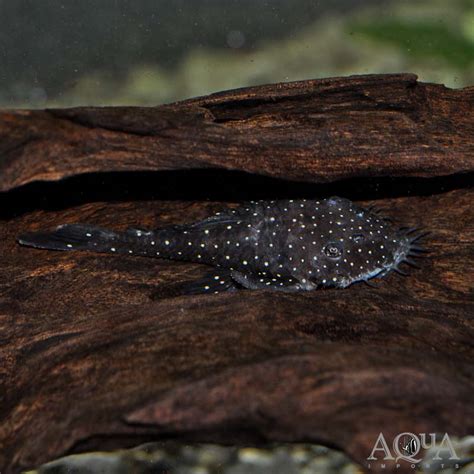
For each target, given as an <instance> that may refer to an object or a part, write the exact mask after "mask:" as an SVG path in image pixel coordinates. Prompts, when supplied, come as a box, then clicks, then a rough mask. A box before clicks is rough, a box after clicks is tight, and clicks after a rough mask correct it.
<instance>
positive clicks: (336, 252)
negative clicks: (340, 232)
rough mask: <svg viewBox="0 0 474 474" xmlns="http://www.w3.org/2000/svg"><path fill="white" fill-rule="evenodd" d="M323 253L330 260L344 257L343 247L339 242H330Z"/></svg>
mask: <svg viewBox="0 0 474 474" xmlns="http://www.w3.org/2000/svg"><path fill="white" fill-rule="evenodd" d="M323 251H324V253H325V254H326V255H327V256H328V257H329V258H334V259H338V258H341V255H342V247H341V245H340V244H338V243H337V242H330V243H329V244H327V245H326V247H324V249H323Z"/></svg>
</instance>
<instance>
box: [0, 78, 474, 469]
mask: <svg viewBox="0 0 474 474" xmlns="http://www.w3.org/2000/svg"><path fill="white" fill-rule="evenodd" d="M472 94H473V90H472V89H465V90H463V91H450V90H448V89H445V88H443V87H442V86H435V85H428V84H420V83H418V82H416V80H415V78H414V76H411V75H394V76H383V77H378V76H368V77H358V78H346V79H332V80H322V81H306V82H304V83H293V84H284V85H274V86H262V87H258V88H252V89H245V90H242V91H233V92H228V93H223V94H217V95H214V96H210V97H207V98H201V99H195V100H191V101H187V102H183V103H179V104H172V105H170V106H165V107H158V108H151V109H143V108H140V109H138V108H137V109H133V108H126V109H124V108H109V109H70V110H62V111H60V110H55V111H22V112H20V111H14V112H3V113H0V187H1V188H2V189H4V190H6V189H9V190H10V191H8V192H4V193H0V470H1V471H2V473H3V474H5V473H6V474H10V473H16V472H19V471H20V470H21V469H27V468H31V467H34V466H37V465H39V464H40V463H43V462H46V461H48V460H51V459H53V458H56V457H58V456H60V455H63V454H66V453H72V452H81V451H84V450H90V449H108V448H116V447H125V446H131V445H135V444H138V443H140V442H144V441H149V440H157V439H170V438H173V439H178V440H183V441H184V440H195V441H200V442H203V441H212V442H220V443H226V442H228V443H237V442H239V443H266V442H273V441H289V442H291V441H315V442H321V443H324V444H328V445H331V446H336V447H339V448H340V449H343V450H344V451H345V452H347V453H348V454H349V455H350V456H351V457H352V458H353V459H355V460H356V461H357V462H359V463H360V464H361V465H364V463H365V461H366V458H367V456H368V455H369V453H370V450H371V448H372V446H373V443H374V442H375V440H376V438H377V436H378V434H379V432H380V431H383V432H384V434H385V436H386V437H387V439H388V438H391V437H392V436H393V435H396V434H397V433H399V432H401V431H410V432H414V433H419V432H443V433H444V432H448V433H449V434H450V435H459V436H464V435H467V434H469V433H471V434H472V433H473V432H474V422H473V420H474V408H473V407H474V405H473V403H472V394H473V393H474V365H473V357H474V344H473V340H474V321H473V318H474V298H473V296H474V292H473V282H474V275H473V266H472V261H473V256H474V211H473V207H472V202H473V197H474V190H473V189H472V183H473V173H472V171H473V153H472V152H473V148H472V146H473V142H472V141H473V133H472V127H473V120H472ZM231 97H232V100H231V99H230V98H231ZM390 104H391V105H390ZM189 168H201V169H200V170H190V169H189ZM209 168H213V169H212V170H211V169H209ZM214 168H222V169H221V170H220V171H219V170H215V169H214ZM160 169H161V170H163V169H173V170H175V171H161V172H156V170H160ZM227 169H237V170H241V171H244V172H236V171H232V172H230V171H226V170H227ZM137 170H145V172H138V171H137ZM146 170H148V171H146ZM179 170H181V171H179ZM91 171H101V172H105V171H114V173H96V174H90V172H91ZM123 171H127V172H126V173H123ZM132 171H134V172H132ZM152 171H154V172H152ZM115 172H116V173H115ZM469 172H470V173H469ZM72 175H77V176H74V177H71V178H68V179H63V178H66V177H67V176H72ZM257 175H272V176H277V177H280V178H281V177H285V178H286V179H285V180H283V179H275V178H269V177H261V176H257ZM446 175H449V176H446ZM414 176H418V178H415V177H414ZM420 176H421V177H422V178H421V177H420ZM344 177H346V178H349V177H350V179H346V180H341V179H340V178H344ZM56 179H57V180H59V182H56V183H53V182H49V183H40V182H39V181H41V180H56ZM297 179H299V180H304V181H306V183H303V182H295V180H297ZM336 180H337V181H336ZM311 182H317V184H313V183H311ZM27 183H29V184H27ZM21 185H24V186H22V187H21V188H20V189H13V188H14V187H15V186H21ZM329 195H340V196H344V197H347V198H350V199H353V200H355V201H357V202H358V203H361V204H363V205H365V204H370V203H376V204H377V206H379V207H382V208H384V209H385V214H387V215H388V216H390V217H392V218H394V219H395V220H396V221H397V222H399V223H400V225H408V226H411V225H414V226H421V227H422V228H425V229H427V230H429V231H431V232H432V233H431V234H430V236H429V237H427V238H426V239H425V246H426V247H428V248H429V249H430V251H431V253H430V254H429V255H428V256H427V257H426V258H425V259H423V260H421V262H420V264H421V267H422V268H421V269H420V270H413V271H411V272H410V273H411V274H410V276H408V277H401V276H399V275H396V274H391V275H389V276H388V277H386V278H385V279H383V280H381V281H380V283H379V288H378V289H373V288H369V287H366V286H364V285H362V284H357V285H354V286H352V287H350V288H348V289H345V290H336V289H329V290H320V291H315V292H308V293H302V294H278V293H273V292H267V291H242V292H238V293H232V294H221V295H209V296H207V295H203V296H183V295H182V285H183V284H185V283H186V282H187V281H190V280H193V279H195V278H197V277H199V276H200V275H203V274H204V273H206V272H207V268H206V267H204V266H200V265H194V264H186V263H177V262H166V261H162V260H159V259H156V260H155V259H147V258H140V257H130V256H114V255H94V254H90V253H85V252H77V253H76V252H65V253H62V252H49V251H40V250H35V249H31V248H24V247H20V246H18V245H17V244H16V237H17V236H18V235H19V234H21V233H24V232H25V231H33V230H38V229H44V228H50V227H53V226H55V225H58V224H64V223H73V222H83V223H91V224H97V225H102V226H105V227H110V228H114V229H125V228H127V227H133V226H139V227H150V228H154V227H158V226H162V225H168V224H173V223H184V222H191V221H194V220H197V219H201V218H203V217H205V216H207V215H209V214H211V213H213V212H214V211H216V210H218V209H221V208H222V207H226V206H233V205H235V203H236V202H238V201H241V200H243V199H252V198H268V199H277V198H288V197H293V198H301V197H306V198H318V197H327V196H329ZM372 471H373V472H376V469H374V468H373V469H372ZM388 471H389V469H385V470H384V472H388ZM396 472H403V469H398V470H396ZM409 472H412V470H411V469H410V470H409Z"/></svg>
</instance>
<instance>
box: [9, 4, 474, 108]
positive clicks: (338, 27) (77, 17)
mask: <svg viewBox="0 0 474 474" xmlns="http://www.w3.org/2000/svg"><path fill="white" fill-rule="evenodd" d="M405 71H410V72H414V73H416V74H418V75H419V77H420V79H421V80H423V81H428V82H438V83H443V84H446V85H447V86H449V87H455V88H457V87H464V86H466V85H472V84H473V83H474V80H473V79H474V0H416V1H415V0H187V1H186V0H101V1H96V0H81V1H80V2H78V1H74V0H41V1H38V0H0V106H1V107H38V108H42V107H50V106H76V105H92V104H93V105H111V104H130V105H156V104H160V103H164V102H170V101H175V100H179V99H183V98H187V97H193V96H197V95H202V94H207V93H210V92H216V91H220V90H224V89H229V88H236V87H243V86H249V85H255V84H263V83H269V82H279V81H293V80H299V79H308V78H318V77H328V76H340V75H349V74H366V73H384V72H405Z"/></svg>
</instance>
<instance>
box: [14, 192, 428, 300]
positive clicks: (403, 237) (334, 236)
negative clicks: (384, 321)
mask: <svg viewBox="0 0 474 474" xmlns="http://www.w3.org/2000/svg"><path fill="white" fill-rule="evenodd" d="M420 237H421V234H419V233H417V232H416V231H415V230H414V229H407V228H398V227H396V226H394V225H393V224H392V223H391V222H390V221H389V220H387V219H384V218H383V217H380V215H379V214H378V213H377V212H375V211H373V210H370V209H364V208H362V207H360V206H358V205H356V204H354V203H353V202H351V201H350V200H348V199H344V198H339V197H331V198H328V199H322V200H305V199H303V200H280V201H251V202H249V203H245V204H242V205H241V206H239V207H238V208H236V209H233V210H226V211H223V212H220V213H217V214H216V215H214V216H212V217H209V218H207V219H205V220H202V221H200V222H196V223H193V224H189V225H181V226H170V227H166V228H161V229H156V230H144V229H128V230H127V231H125V232H115V231H112V230H108V229H103V228H100V227H95V226H91V225H83V224H67V225H62V226H59V227H57V228H56V229H55V230H54V231H52V232H37V233H30V234H26V235H23V236H21V237H20V238H19V239H18V241H19V243H20V244H22V245H27V246H32V247H37V248H44V249H53V250H90V251H95V252H107V253H117V254H127V255H139V256H146V257H156V258H166V259H172V260H183V261H190V262H197V263H202V264H206V265H211V266H213V267H215V268H214V270H213V271H211V272H210V273H209V277H208V278H206V279H205V280H204V281H202V282H201V281H199V282H195V283H194V284H193V285H192V290H191V291H190V292H191V293H200V292H204V293H206V292H220V291H229V290H234V289H236V288H240V287H243V288H247V289H259V288H266V289H273V290H280V291H302V290H313V289H316V288H320V287H329V286H332V287H339V288H345V287H347V286H349V285H351V284H352V283H354V282H358V281H368V280H370V279H371V278H375V277H382V276H384V275H386V274H387V273H388V272H390V271H392V270H396V271H400V272H401V270H400V269H399V265H400V264H401V263H402V262H405V261H407V262H409V263H413V262H412V261H411V260H410V258H411V257H416V256H418V255H419V253H420V252H422V251H423V249H422V248H421V247H419V245H418V243H417V241H418V240H419V238H420Z"/></svg>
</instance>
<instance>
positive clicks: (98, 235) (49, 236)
mask: <svg viewBox="0 0 474 474" xmlns="http://www.w3.org/2000/svg"><path fill="white" fill-rule="evenodd" d="M119 240H120V239H119V235H118V234H117V233H116V232H113V231H110V230H107V229H103V228H101V227H96V226H91V225H82V224H65V225H60V226H58V227H56V229H55V230H53V231H51V232H31V233H27V234H23V235H21V236H20V237H19V238H18V243H20V244H21V245H26V246H28V247H35V248H39V249H49V250H92V251H94V252H115V251H116V247H117V244H118V243H119Z"/></svg>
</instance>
